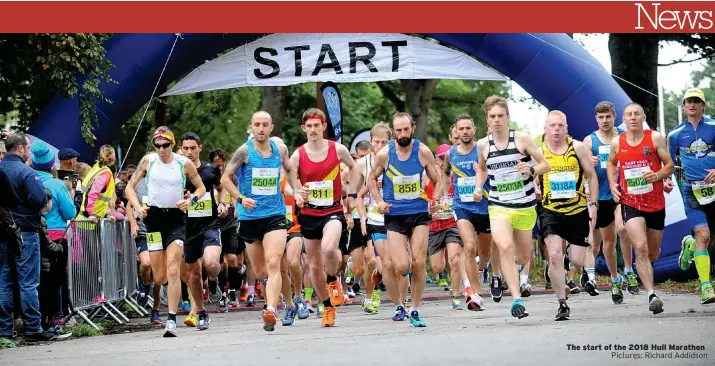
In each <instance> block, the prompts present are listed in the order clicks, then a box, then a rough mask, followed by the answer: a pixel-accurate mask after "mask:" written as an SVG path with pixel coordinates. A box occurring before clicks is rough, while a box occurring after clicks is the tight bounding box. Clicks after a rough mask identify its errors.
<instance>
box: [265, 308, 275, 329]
mask: <svg viewBox="0 0 715 366" xmlns="http://www.w3.org/2000/svg"><path fill="white" fill-rule="evenodd" d="M277 321H278V320H277V319H276V313H275V311H273V309H266V310H263V330H265V331H266V332H272V331H273V330H274V329H275V328H276V322H277Z"/></svg>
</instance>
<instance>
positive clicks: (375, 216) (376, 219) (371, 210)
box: [365, 154, 385, 226]
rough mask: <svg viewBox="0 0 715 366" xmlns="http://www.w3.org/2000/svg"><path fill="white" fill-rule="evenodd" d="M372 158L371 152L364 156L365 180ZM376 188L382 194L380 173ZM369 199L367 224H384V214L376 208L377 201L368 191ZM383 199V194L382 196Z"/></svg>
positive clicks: (370, 170)
mask: <svg viewBox="0 0 715 366" xmlns="http://www.w3.org/2000/svg"><path fill="white" fill-rule="evenodd" d="M373 158H374V155H373V154H370V155H368V156H366V157H365V159H367V160H365V180H368V179H370V174H371V173H372V159H373ZM377 188H378V189H379V190H380V196H382V194H383V193H382V192H383V191H382V175H380V176H379V177H377ZM367 197H369V199H370V203H369V204H368V206H367V223H368V225H376V226H384V225H385V216H383V215H381V214H380V212H379V211H378V210H377V202H376V201H375V197H373V196H372V193H370V192H369V191H368V195H367ZM383 199H384V196H383Z"/></svg>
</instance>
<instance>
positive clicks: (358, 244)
mask: <svg viewBox="0 0 715 366" xmlns="http://www.w3.org/2000/svg"><path fill="white" fill-rule="evenodd" d="M370 149H371V146H370V142H369V141H360V142H358V143H357V144H356V146H355V152H356V154H355V156H354V157H353V160H354V161H355V164H356V165H357V167H358V168H357V169H358V172H360V173H359V175H360V176H362V174H361V171H360V164H359V162H360V161H361V159H363V158H364V157H365V156H368V155H370ZM359 183H360V184H362V182H359ZM360 188H362V187H355V190H354V191H358V190H360ZM352 198H355V200H354V201H353V202H354V203H355V204H356V206H355V207H353V208H352V221H353V224H352V227H351V229H350V234H349V236H348V244H347V248H346V249H347V254H349V256H350V260H349V261H348V262H346V263H345V265H346V267H347V272H348V274H346V275H345V277H346V278H347V277H348V275H351V277H353V278H354V280H353V282H357V279H358V278H362V279H363V281H364V282H365V286H366V287H367V288H371V287H372V285H371V284H369V282H371V277H372V272H371V271H370V272H368V271H366V262H367V258H366V257H367V253H366V251H365V248H366V247H367V235H366V234H363V232H362V227H361V224H360V211H359V207H358V206H363V209H364V208H365V207H367V205H368V204H369V198H367V197H364V198H362V199H361V200H360V201H358V200H357V194H354V195H353V197H352ZM363 211H364V210H363ZM343 254H345V253H343ZM346 283H347V280H346ZM347 284H348V285H350V284H349V283H347ZM347 291H348V296H349V297H350V298H355V297H356V294H355V291H354V290H353V286H352V285H350V286H349V287H348V288H347ZM366 291H367V292H368V294H369V295H372V290H371V289H368V290H366Z"/></svg>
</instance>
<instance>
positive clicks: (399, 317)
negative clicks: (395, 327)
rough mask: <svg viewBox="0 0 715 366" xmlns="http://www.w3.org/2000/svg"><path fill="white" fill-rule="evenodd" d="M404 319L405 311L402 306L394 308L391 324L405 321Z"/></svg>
mask: <svg viewBox="0 0 715 366" xmlns="http://www.w3.org/2000/svg"><path fill="white" fill-rule="evenodd" d="M406 317H407V310H405V307H404V306H402V305H398V306H397V307H396V308H395V315H393V316H392V321H393V322H401V321H405V318H406Z"/></svg>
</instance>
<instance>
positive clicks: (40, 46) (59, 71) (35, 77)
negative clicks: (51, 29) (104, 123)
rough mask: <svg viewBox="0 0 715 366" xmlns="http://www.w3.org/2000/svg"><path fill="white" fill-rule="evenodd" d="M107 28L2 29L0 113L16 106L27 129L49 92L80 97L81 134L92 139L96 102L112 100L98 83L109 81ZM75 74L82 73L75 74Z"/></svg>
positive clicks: (20, 125) (0, 45) (22, 123)
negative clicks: (79, 30)
mask: <svg viewBox="0 0 715 366" xmlns="http://www.w3.org/2000/svg"><path fill="white" fill-rule="evenodd" d="M108 38H109V35H107V34H84V33H78V34H68V33H61V34H47V33H41V34H4V35H0V115H7V114H9V113H10V112H13V111H16V113H17V118H18V120H19V129H20V130H26V129H27V128H28V127H29V126H30V123H32V122H33V121H34V120H35V119H36V118H37V116H38V115H39V113H40V111H41V109H42V108H43V107H45V106H46V105H47V103H49V101H50V100H52V98H53V97H54V96H55V95H57V93H58V92H59V95H60V96H62V97H63V98H73V97H78V99H79V115H80V119H81V121H82V128H81V131H79V132H80V133H81V135H82V137H83V138H84V139H85V140H86V141H87V142H88V143H92V142H93V140H94V135H93V134H92V131H93V129H94V128H95V126H98V125H97V121H98V118H97V108H96V106H97V102H98V101H105V102H110V101H109V100H108V99H106V98H105V97H104V93H103V92H102V91H101V90H100V89H99V86H100V83H101V82H113V80H112V79H111V77H110V76H109V71H110V70H111V69H112V67H113V65H112V64H111V63H110V62H109V61H108V60H107V58H106V57H105V56H106V51H105V49H104V45H103V42H104V41H105V40H106V39H108ZM78 75H82V76H81V77H78Z"/></svg>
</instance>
